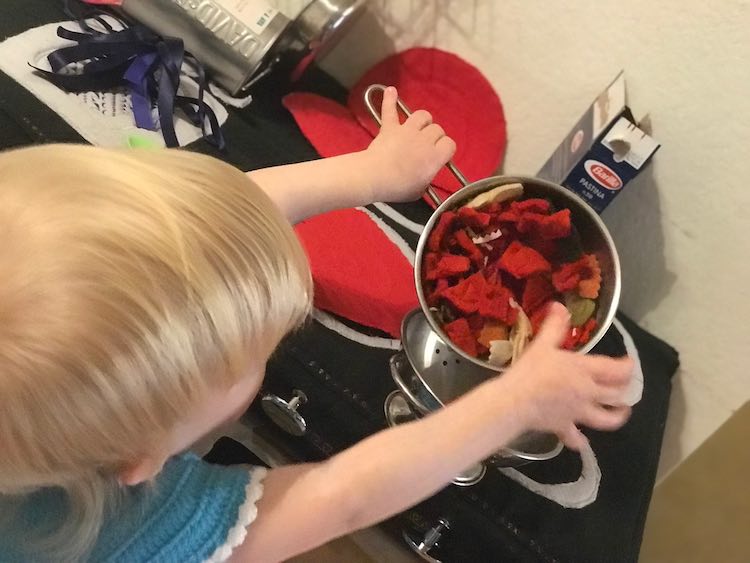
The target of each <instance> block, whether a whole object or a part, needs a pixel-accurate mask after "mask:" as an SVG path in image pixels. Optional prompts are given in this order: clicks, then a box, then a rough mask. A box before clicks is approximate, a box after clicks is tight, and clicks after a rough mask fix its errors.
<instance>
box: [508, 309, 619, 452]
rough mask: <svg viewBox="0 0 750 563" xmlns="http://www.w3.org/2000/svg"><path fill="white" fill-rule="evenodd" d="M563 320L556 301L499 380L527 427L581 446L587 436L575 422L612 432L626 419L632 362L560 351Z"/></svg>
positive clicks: (564, 312)
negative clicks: (510, 391)
mask: <svg viewBox="0 0 750 563" xmlns="http://www.w3.org/2000/svg"><path fill="white" fill-rule="evenodd" d="M568 321H569V315H568V312H567V310H566V309H565V308H564V307H563V306H562V305H555V306H554V307H553V309H552V310H550V312H549V314H548V316H547V320H546V322H545V323H544V325H543V327H542V329H541V331H540V332H539V334H538V335H537V336H536V338H534V341H533V342H532V344H531V345H530V347H529V349H528V350H527V351H526V352H525V353H524V355H523V357H522V358H521V360H519V362H518V364H517V365H516V366H514V367H513V369H511V370H509V371H508V372H507V374H506V375H505V376H504V377H502V378H501V380H505V381H504V383H506V384H510V385H512V386H513V389H514V391H515V392H516V393H518V394H517V395H516V396H517V397H519V400H520V401H521V402H522V408H523V409H524V410H525V411H526V413H527V414H528V417H529V420H528V421H529V424H530V427H531V428H534V429H537V430H544V431H549V432H554V433H556V434H557V435H558V436H560V439H561V440H562V441H563V442H564V443H565V445H566V446H568V447H570V448H572V449H580V448H581V446H583V445H584V444H585V443H586V438H585V436H583V434H581V433H580V431H579V430H578V429H577V428H576V423H581V424H583V425H585V426H588V427H591V428H596V429H600V430H615V429H617V428H619V427H620V426H622V425H623V424H625V422H626V421H627V419H628V417H629V416H630V408H629V407H627V406H625V405H624V403H623V398H624V396H625V390H626V388H627V385H628V382H629V381H630V378H631V376H632V373H633V362H632V360H630V359H629V358H619V359H614V358H609V357H606V356H592V355H583V354H578V353H575V352H567V351H564V350H561V349H560V348H559V346H560V343H561V342H562V341H563V340H564V338H565V335H566V333H567V330H568ZM509 380H510V381H509Z"/></svg>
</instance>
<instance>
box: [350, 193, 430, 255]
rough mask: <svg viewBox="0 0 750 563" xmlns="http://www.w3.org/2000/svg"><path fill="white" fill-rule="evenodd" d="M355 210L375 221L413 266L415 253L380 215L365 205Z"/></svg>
mask: <svg viewBox="0 0 750 563" xmlns="http://www.w3.org/2000/svg"><path fill="white" fill-rule="evenodd" d="M356 210H357V211H361V212H362V213H364V214H365V215H367V216H368V217H369V218H370V219H371V220H372V222H373V223H375V224H376V225H377V226H378V228H379V229H380V230H381V231H383V234H384V235H385V236H387V237H388V238H389V239H390V241H391V242H392V243H393V244H395V245H396V247H397V248H398V249H399V250H400V251H401V254H403V255H404V257H405V258H406V259H407V260H408V261H409V264H411V265H412V266H414V260H415V259H416V255H415V254H414V251H413V250H412V249H411V246H409V244H408V243H407V242H406V241H405V240H404V239H402V238H401V235H399V234H398V233H397V232H396V231H394V230H393V228H392V227H390V226H389V225H387V224H386V223H385V222H384V221H383V220H382V219H381V218H380V217H378V216H377V215H375V214H374V213H373V212H372V211H370V210H369V209H366V208H365V207H357V208H356Z"/></svg>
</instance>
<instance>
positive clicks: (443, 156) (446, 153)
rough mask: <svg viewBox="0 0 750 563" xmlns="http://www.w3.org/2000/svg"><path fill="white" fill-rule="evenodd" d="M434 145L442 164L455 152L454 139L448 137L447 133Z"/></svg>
mask: <svg viewBox="0 0 750 563" xmlns="http://www.w3.org/2000/svg"><path fill="white" fill-rule="evenodd" d="M435 147H436V148H437V149H438V156H440V160H441V161H442V163H443V164H445V163H446V162H448V161H449V160H450V159H451V158H453V155H454V154H456V141H454V140H453V139H451V138H450V137H448V136H447V135H445V136H443V137H440V139H438V142H437V143H435Z"/></svg>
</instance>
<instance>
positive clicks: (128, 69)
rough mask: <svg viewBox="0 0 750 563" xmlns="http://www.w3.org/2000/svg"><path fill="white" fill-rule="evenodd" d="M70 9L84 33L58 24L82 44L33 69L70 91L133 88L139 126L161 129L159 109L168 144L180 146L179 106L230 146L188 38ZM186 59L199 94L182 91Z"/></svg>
mask: <svg viewBox="0 0 750 563" xmlns="http://www.w3.org/2000/svg"><path fill="white" fill-rule="evenodd" d="M67 9H68V12H69V14H71V16H73V17H74V18H75V19H77V20H78V22H79V25H80V26H81V29H82V30H83V31H82V32H81V31H71V30H69V29H65V28H64V27H62V26H60V27H58V28H57V35H58V36H59V37H61V38H63V39H67V40H69V41H74V42H76V44H75V45H71V46H68V47H63V48H61V49H57V50H56V51H53V52H52V53H50V54H49V55H48V56H47V60H48V61H49V65H50V68H51V71H47V70H43V69H40V68H36V67H33V68H34V69H35V70H36V71H37V73H39V74H40V75H41V76H42V77H44V78H45V79H47V80H49V81H50V82H52V83H53V84H55V85H56V86H57V87H59V88H61V89H63V90H65V91H67V92H88V91H99V92H100V91H107V90H113V89H116V88H123V87H124V88H127V90H128V92H129V94H130V96H131V99H132V104H133V115H134V118H135V122H136V125H137V126H138V127H140V128H142V129H149V130H152V131H153V130H155V129H156V124H155V123H154V119H153V113H152V112H153V108H154V107H156V109H157V111H158V115H159V125H160V128H161V132H162V136H163V137H164V142H165V144H166V145H167V146H168V147H178V146H179V141H178V140H177V134H176V132H175V126H174V112H175V110H176V109H179V110H180V111H182V112H183V113H184V114H185V116H186V117H187V118H188V119H189V120H190V122H191V123H192V124H193V125H195V126H196V127H200V129H201V133H202V135H203V138H204V139H205V140H206V141H207V142H209V143H211V144H212V145H214V146H216V147H217V148H218V149H219V150H221V151H223V150H224V149H225V147H226V142H225V139H224V135H223V133H222V131H221V127H220V125H219V120H218V118H217V117H216V114H215V113H214V111H213V109H211V106H209V105H208V104H207V103H206V101H205V100H204V95H205V91H206V75H205V72H204V70H203V67H202V65H201V64H200V62H198V61H197V60H196V59H195V58H194V57H193V56H192V55H190V53H187V52H186V51H185V46H184V43H183V41H182V39H179V38H174V37H160V36H158V35H156V34H155V33H153V32H152V31H151V30H149V29H148V28H146V27H144V26H142V25H140V24H134V25H131V26H129V27H124V28H123V29H121V30H115V29H114V28H113V27H112V26H111V25H110V24H109V22H107V20H106V19H105V18H104V17H103V16H104V15H107V16H108V17H113V16H111V15H110V14H107V13H105V12H101V11H99V10H97V11H89V12H88V13H86V14H83V15H81V14H78V15H75V14H72V10H70V5H69V4H68V5H67ZM115 19H117V18H115ZM92 20H93V21H97V22H98V23H99V24H100V25H101V27H102V29H96V28H95V27H93V26H92V24H91V23H90V22H91V21H92ZM118 21H119V20H118ZM120 23H121V24H122V25H123V26H124V25H125V24H124V22H120ZM74 63H81V64H82V65H83V66H82V69H81V72H80V73H75V74H71V73H70V72H68V71H67V69H68V67H69V66H70V65H71V64H74ZM183 63H190V64H191V66H192V67H193V68H194V69H195V71H196V77H195V80H196V82H197V84H198V96H197V97H196V98H193V97H190V96H182V95H178V93H177V92H178V89H179V87H180V78H181V71H182V66H183Z"/></svg>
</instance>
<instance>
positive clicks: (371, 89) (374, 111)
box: [364, 84, 469, 206]
mask: <svg viewBox="0 0 750 563" xmlns="http://www.w3.org/2000/svg"><path fill="white" fill-rule="evenodd" d="M375 92H381V93H384V92H385V86H383V85H382V84H371V85H370V86H368V87H367V90H365V95H364V99H365V106H366V107H367V110H368V111H369V112H370V115H371V116H372V118H373V119H374V120H375V123H377V124H378V125H382V124H383V120H382V119H381V117H380V112H379V111H378V108H376V107H375V103H374V102H373V99H372V95H373V94H374V93H375ZM396 103H397V104H398V109H400V110H401V112H402V113H403V114H404V115H406V116H407V117H409V116H410V115H411V110H410V109H409V108H408V107H407V106H406V104H405V103H404V102H403V100H402V99H401V98H398V99H397V100H396ZM445 166H446V167H447V168H448V170H450V171H451V173H452V174H453V175H454V176H455V177H456V180H458V181H459V182H460V183H461V186H462V187H463V186H466V185H467V184H468V183H469V181H468V180H467V179H466V176H464V175H463V172H461V171H460V170H459V169H458V168H457V167H456V165H455V164H453V162H452V161H450V160H449V161H448V162H447V163H446V164H445ZM427 196H428V197H429V198H430V200H432V203H434V204H435V206H439V205H440V204H441V203H443V200H441V199H440V196H438V195H437V193H435V188H433V187H432V186H431V185H428V186H427Z"/></svg>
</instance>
